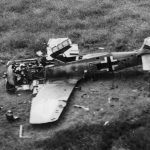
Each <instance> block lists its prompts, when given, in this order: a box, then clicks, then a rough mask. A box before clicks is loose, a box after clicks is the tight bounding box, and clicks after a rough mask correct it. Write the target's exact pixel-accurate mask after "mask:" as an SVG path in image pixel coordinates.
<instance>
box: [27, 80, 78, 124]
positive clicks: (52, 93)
mask: <svg viewBox="0 0 150 150" xmlns="http://www.w3.org/2000/svg"><path fill="white" fill-rule="evenodd" d="M77 82H78V79H70V80H69V79H68V80H60V81H55V82H47V83H46V84H43V85H40V86H39V87H38V93H37V95H36V96H35V97H33V99H32V104H31V110H30V121H29V122H30V123H31V124H41V123H48V122H54V121H56V120H58V118H59V116H60V115H61V113H62V111H63V109H64V107H65V106H66V104H67V100H68V99H69V96H70V94H71V92H72V90H73V89H74V87H75V85H76V83H77Z"/></svg>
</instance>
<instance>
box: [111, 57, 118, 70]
mask: <svg viewBox="0 0 150 150" xmlns="http://www.w3.org/2000/svg"><path fill="white" fill-rule="evenodd" d="M110 61H111V62H117V59H114V57H113V56H110ZM117 66H118V65H112V70H115V68H116V67H117Z"/></svg>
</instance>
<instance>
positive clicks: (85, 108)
mask: <svg viewBox="0 0 150 150" xmlns="http://www.w3.org/2000/svg"><path fill="white" fill-rule="evenodd" d="M74 107H76V108H82V109H84V110H85V111H89V110H90V109H89V108H88V107H85V106H81V105H74Z"/></svg>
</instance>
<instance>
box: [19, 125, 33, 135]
mask: <svg viewBox="0 0 150 150" xmlns="http://www.w3.org/2000/svg"><path fill="white" fill-rule="evenodd" d="M19 138H31V137H29V136H23V125H20V128H19Z"/></svg>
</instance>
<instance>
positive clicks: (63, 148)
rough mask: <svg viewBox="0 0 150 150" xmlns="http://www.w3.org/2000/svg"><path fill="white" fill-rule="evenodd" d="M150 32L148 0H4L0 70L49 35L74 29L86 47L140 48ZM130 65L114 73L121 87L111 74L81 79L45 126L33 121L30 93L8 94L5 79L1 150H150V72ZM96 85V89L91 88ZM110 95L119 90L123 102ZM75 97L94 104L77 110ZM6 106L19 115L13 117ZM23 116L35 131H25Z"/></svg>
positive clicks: (0, 86) (32, 50) (27, 127)
mask: <svg viewBox="0 0 150 150" xmlns="http://www.w3.org/2000/svg"><path fill="white" fill-rule="evenodd" d="M148 36H150V1H149V0H1V1H0V67H1V69H0V75H2V73H3V71H4V67H5V66H4V63H6V62H7V61H8V60H10V59H18V58H31V57H33V56H35V52H36V51H38V50H42V51H44V50H45V42H47V41H48V39H49V38H57V37H69V38H70V39H71V40H72V41H73V42H74V43H78V44H79V48H80V51H81V53H89V52H90V53H92V52H95V51H98V49H97V47H104V48H105V50H106V51H129V50H133V49H138V48H139V47H140V46H141V45H142V43H143V40H144V38H146V37H148ZM99 51H100V50H99ZM126 73H127V72H126ZM126 73H122V75H121V76H120V75H119V74H118V75H117V76H116V78H115V84H117V85H118V86H119V88H115V89H114V90H110V86H111V84H112V78H111V77H108V78H103V79H99V80H98V81H95V82H92V81H86V82H83V83H79V86H81V87H82V90H81V91H78V90H76V91H75V92H74V93H73V95H72V96H71V99H70V102H69V104H68V107H67V109H66V111H65V112H64V115H62V118H61V120H60V121H59V122H58V123H56V124H54V125H44V126H31V125H29V124H28V119H29V110H30V99H31V93H21V96H18V95H9V94H8V93H6V91H5V83H4V81H3V80H2V79H0V93H1V95H0V100H1V101H0V106H3V107H4V108H3V109H2V110H0V116H1V118H0V138H1V140H0V150H29V149H32V150H35V149H38V150H43V149H44V150H54V149H56V150H79V149H81V150H87V149H91V150H149V149H150V144H149V142H150V138H149V135H150V130H149V128H150V123H149V121H150V117H149V115H150V112H149V108H150V103H149V102H150V100H149V92H148V90H149V89H148V76H147V75H146V74H144V73H141V70H140V71H138V69H134V70H131V73H129V74H128V73H127V75H126ZM93 88H94V89H96V90H97V91H98V93H91V92H90V89H93ZM134 89H136V90H137V92H133V91H132V90H134ZM82 94H87V95H88V97H86V98H81V97H82ZM110 96H114V97H119V99H120V100H119V102H118V103H115V104H114V106H109V105H108V97H110ZM74 104H81V105H84V106H87V107H89V108H90V111H89V112H85V111H84V110H82V109H80V110H76V109H75V108H74V107H73V105H74ZM102 108H103V109H102ZM8 109H12V110H13V111H14V113H16V114H18V115H19V116H20V117H21V120H20V121H18V122H15V123H9V122H8V121H7V120H6V118H5V112H6V111H7V110H8ZM106 121H109V124H108V125H106V126H104V123H105V122H106ZM20 124H23V125H24V126H25V131H26V134H27V135H29V136H31V137H32V138H30V139H19V137H18V131H19V125H20Z"/></svg>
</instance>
